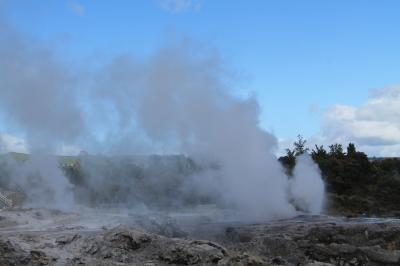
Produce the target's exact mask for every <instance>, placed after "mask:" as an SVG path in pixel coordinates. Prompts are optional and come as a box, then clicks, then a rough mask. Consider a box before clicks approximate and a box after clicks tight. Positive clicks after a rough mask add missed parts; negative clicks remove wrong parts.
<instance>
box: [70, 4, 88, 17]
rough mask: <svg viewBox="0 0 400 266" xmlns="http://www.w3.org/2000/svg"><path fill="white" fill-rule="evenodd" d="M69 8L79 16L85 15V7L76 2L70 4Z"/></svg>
mask: <svg viewBox="0 0 400 266" xmlns="http://www.w3.org/2000/svg"><path fill="white" fill-rule="evenodd" d="M68 7H69V9H70V10H71V11H72V12H73V13H74V14H75V15H77V16H83V15H85V7H84V6H83V5H81V4H78V3H76V2H69V3H68Z"/></svg>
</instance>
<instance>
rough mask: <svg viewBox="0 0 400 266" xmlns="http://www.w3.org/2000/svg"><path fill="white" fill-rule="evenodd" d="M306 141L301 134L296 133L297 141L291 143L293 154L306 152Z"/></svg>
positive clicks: (297, 154)
mask: <svg viewBox="0 0 400 266" xmlns="http://www.w3.org/2000/svg"><path fill="white" fill-rule="evenodd" d="M306 143H307V140H305V139H304V138H303V136H302V135H297V141H295V142H294V143H293V145H294V152H295V156H299V155H302V154H304V153H306V152H308V150H309V149H308V148H306Z"/></svg>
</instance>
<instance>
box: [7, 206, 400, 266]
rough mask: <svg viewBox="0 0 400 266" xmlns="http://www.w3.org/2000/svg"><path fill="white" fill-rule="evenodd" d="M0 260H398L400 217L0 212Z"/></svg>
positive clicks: (271, 262)
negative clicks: (239, 218) (242, 218)
mask: <svg viewBox="0 0 400 266" xmlns="http://www.w3.org/2000/svg"><path fill="white" fill-rule="evenodd" d="M0 265H1V266H2V265H146V266H155V265H160V266H162V265H220V266H221V265H233V266H234V265H243V266H244V265H248V266H250V265H253V266H258V265H309V266H317V265H319V266H323V265H326V266H328V265H400V221H399V220H397V219H388V218H385V219H383V218H382V219H379V218H352V219H347V218H344V217H331V216H306V215H300V216H297V217H294V218H290V219H282V220H271V221H257V222H251V223H250V222H247V223H244V222H237V219H235V217H234V216H233V215H231V216H230V215H227V214H224V215H222V214H220V213H219V212H217V211H215V210H214V211H213V210H212V209H207V208H206V209H201V208H200V209H197V210H193V211H187V212H180V213H171V212H169V213H168V212H153V213H152V212H148V211H138V210H135V211H133V210H132V211H129V210H122V209H110V208H108V209H89V208H85V209H80V210H79V211H74V212H61V211H57V210H48V209H14V210H2V211H0Z"/></svg>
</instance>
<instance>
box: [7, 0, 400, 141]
mask: <svg viewBox="0 0 400 266" xmlns="http://www.w3.org/2000/svg"><path fill="white" fill-rule="evenodd" d="M167 2H169V4H171V6H169V7H165V6H164V5H165V3H166V2H165V1H158V0H154V1H153V0H143V1H140V0H137V1H128V0H121V1H105V0H80V1H62V0H60V1H54V0H47V1H46V0H41V1H39V0H37V1H34V0H30V1H29V0H27V1H22V0H15V1H7V0H6V2H4V0H3V10H2V12H3V13H4V15H5V16H6V20H7V21H8V23H9V24H11V25H12V26H13V27H15V28H16V29H17V30H18V31H21V32H25V33H28V34H29V35H31V36H33V37H35V38H38V39H39V40H41V41H43V42H44V43H45V44H47V45H49V46H52V47H56V50H57V52H58V53H59V54H60V55H61V56H63V57H64V58H65V59H66V60H72V61H75V62H80V61H86V62H87V61H89V62H90V60H92V61H93V62H98V61H101V60H107V59H109V58H111V57H113V56H115V55H118V54H121V53H133V54H137V55H141V56H142V55H144V56H145V55H147V54H151V52H152V51H154V50H155V49H157V47H160V46H161V45H162V43H163V42H165V41H167V40H168V39H169V38H170V37H169V36H171V35H185V36H188V37H190V38H193V39H195V40H196V41H199V42H202V43H205V44H206V45H209V46H212V47H215V48H216V49H217V50H218V51H219V53H220V54H221V56H222V58H223V59H224V61H225V62H226V64H227V65H228V66H229V68H230V69H232V70H234V71H235V72H236V73H237V74H238V76H239V77H240V82H239V81H238V83H237V84H238V85H237V89H239V90H245V91H254V92H255V93H256V94H257V96H258V99H259V102H260V105H261V107H262V115H261V123H262V126H263V127H264V128H266V129H267V130H270V131H273V132H274V134H275V135H277V136H278V137H279V138H283V139H286V138H289V139H290V138H293V137H295V136H296V135H297V134H299V133H300V134H303V135H304V136H306V137H312V136H314V135H316V134H319V132H320V131H321V127H322V124H321V123H322V122H321V120H322V116H323V115H324V114H325V113H326V112H327V110H329V108H331V107H332V106H335V105H337V104H341V105H348V106H355V107H357V106H361V105H363V104H365V102H366V101H368V97H369V92H370V90H374V89H381V88H385V87H388V86H396V85H397V84H400V75H399V73H400V71H399V70H400V64H399V62H400V50H399V47H400V16H399V14H400V2H399V1H395V0H392V1H389V0H382V1H369V0H352V1H349V0H343V1H339V0H335V1H333V0H329V1H320V0H315V1H294V0H292V1H285V0H279V1H278V0H277V1H263V0H259V1H256V0H253V1H244V0H243V1H241V0H237V1H232V0H213V1H212V0H202V1H201V0H198V1H190V0H178V1H173V0H171V1H167ZM0 3H1V2H0ZM4 3H5V4H4ZM177 3H178V4H179V3H180V4H181V5H182V6H179V5H178V6H174V5H176V4H177Z"/></svg>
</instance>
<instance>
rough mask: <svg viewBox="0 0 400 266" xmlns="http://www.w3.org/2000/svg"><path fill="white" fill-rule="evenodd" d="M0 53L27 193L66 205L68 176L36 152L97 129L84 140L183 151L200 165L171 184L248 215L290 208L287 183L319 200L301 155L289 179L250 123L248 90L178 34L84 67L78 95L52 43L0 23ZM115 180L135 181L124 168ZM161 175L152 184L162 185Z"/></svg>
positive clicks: (116, 148)
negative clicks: (173, 40)
mask: <svg viewBox="0 0 400 266" xmlns="http://www.w3.org/2000/svg"><path fill="white" fill-rule="evenodd" d="M0 57H1V58H2V59H3V60H1V62H0V87H1V90H0V105H1V107H0V108H1V109H0V110H1V112H3V113H4V114H5V116H6V117H7V121H8V122H9V123H10V124H12V125H13V126H14V127H15V128H17V129H18V130H20V131H22V132H23V133H24V134H25V136H26V139H27V141H28V144H29V148H30V151H31V153H32V154H33V156H34V157H33V158H32V159H31V161H30V163H31V164H32V165H31V164H27V166H30V168H29V169H31V170H33V171H34V172H36V173H37V172H40V173H39V175H38V176H40V177H41V178H39V179H32V178H31V174H26V171H25V172H24V173H25V174H24V175H23V176H21V175H16V177H15V178H17V179H18V180H19V181H18V182H16V184H17V185H18V186H19V187H22V188H23V189H25V190H26V191H27V192H28V193H27V194H28V196H32V195H34V196H32V198H37V197H39V196H38V195H40V194H42V193H36V192H37V191H39V192H43V191H41V190H44V191H50V192H51V193H48V195H52V197H53V198H55V199H58V200H55V202H59V203H60V204H57V205H62V204H61V202H62V203H64V202H67V203H68V204H69V205H73V203H72V201H71V200H70V199H71V197H70V195H69V194H68V193H69V192H70V191H71V190H72V185H71V184H70V183H69V181H68V180H67V179H66V178H65V177H64V176H63V175H62V173H61V172H60V171H56V169H55V168H54V167H55V165H56V162H55V161H54V160H53V161H52V160H50V159H48V157H46V156H44V155H48V154H50V153H53V152H54V151H55V150H56V149H57V147H58V146H60V145H63V144H76V143H79V140H82V139H88V138H89V134H90V136H96V138H95V141H92V142H91V143H90V145H87V146H86V148H89V149H92V150H96V151H100V152H113V153H114V154H119V155H121V154H135V153H139V152H143V151H145V150H147V151H151V152H156V153H161V154H166V153H178V154H184V155H185V156H188V157H190V158H192V159H193V160H194V161H195V162H196V163H197V164H198V165H199V167H200V169H203V171H197V172H196V173H191V174H189V175H188V176H187V179H186V180H185V182H184V184H182V186H181V187H180V188H179V189H180V190H186V192H187V191H193V190H196V193H198V194H201V195H205V196H207V197H209V198H214V199H215V200H216V201H217V203H218V204H221V205H223V206H230V207H231V208H234V209H236V210H239V211H243V213H244V214H245V216H247V217H251V218H264V217H274V216H287V215H291V214H293V213H294V207H293V206H292V204H290V198H291V196H290V193H289V191H291V193H292V194H293V198H294V199H295V200H298V201H300V202H302V204H303V205H304V206H302V207H303V208H305V209H309V210H311V211H313V212H318V211H319V210H320V208H321V206H322V205H321V204H320V203H319V202H320V201H321V200H322V198H321V195H322V193H323V185H322V183H312V184H311V185H312V186H310V187H304V186H303V184H304V183H303V182H302V181H303V180H308V179H307V178H306V177H304V175H307V176H310V177H311V178H312V180H320V177H319V173H318V170H317V169H316V168H315V167H314V166H313V165H312V164H311V162H310V161H303V159H301V161H300V165H299V166H298V168H296V170H295V177H294V181H289V179H288V177H287V176H286V175H285V174H284V171H283V170H282V169H281V168H282V167H281V165H280V164H279V163H278V162H277V160H276V158H275V156H274V155H273V153H274V151H275V149H276V144H277V141H276V138H275V137H274V136H273V135H271V134H270V133H268V132H266V131H265V130H263V129H262V128H261V127H260V126H259V121H258V117H259V112H260V107H259V105H258V103H257V100H256V98H255V97H254V96H251V97H249V98H247V99H242V98H237V97H234V96H232V95H231V94H230V93H229V88H228V87H227V85H226V84H228V82H227V80H229V79H230V77H229V75H227V74H226V73H227V72H226V71H225V69H224V67H223V65H222V63H221V60H220V59H219V57H218V55H217V54H216V53H214V52H211V51H209V50H208V49H205V48H204V47H200V46H197V45H195V44H193V43H191V42H187V41H183V42H180V43H178V44H174V45H170V46H166V47H164V48H161V49H160V50H159V51H157V52H156V53H155V54H154V55H153V56H151V57H150V58H148V59H146V60H135V59H134V58H133V57H131V56H128V55H124V56H120V57H117V58H115V59H114V60H112V62H110V63H109V64H107V65H105V66H104V67H103V68H102V69H101V70H100V71H95V70H93V71H92V73H94V74H93V78H92V77H87V79H89V82H87V83H86V84H93V87H92V88H91V90H90V92H91V94H90V97H87V98H84V97H83V94H82V93H81V92H80V91H79V88H80V84H79V79H78V78H77V77H78V76H79V75H78V74H77V73H74V72H73V71H71V69H70V68H69V67H68V65H66V64H65V63H62V62H60V61H59V60H58V59H57V57H56V56H54V55H53V54H52V52H51V50H48V49H43V48H42V47H40V46H31V45H27V42H26V41H25V40H24V39H22V38H21V37H20V36H18V35H17V34H15V33H14V32H13V31H10V30H9V29H7V28H6V27H4V26H2V27H1V28H0ZM82 102H83V103H84V106H81V105H80V104H79V103H82ZM99 121H101V122H100V123H99ZM90 131H91V132H90ZM81 146H82V147H84V146H85V145H84V144H83V143H81ZM36 154H37V156H36ZM43 158H45V160H44V161H43ZM46 158H47V159H46ZM46 163H48V164H46ZM210 165H214V166H213V167H210ZM85 166H88V164H84V163H83V164H82V167H85ZM84 170H85V169H84ZM86 170H87V171H90V170H91V168H90V167H87V168H86ZM88 176H91V177H90V178H91V180H92V181H91V182H89V181H88V182H89V183H90V184H91V186H93V187H96V186H103V187H98V191H102V189H105V187H104V186H108V185H112V186H115V184H114V183H113V182H112V181H111V183H110V182H104V181H105V180H106V179H105V176H104V175H102V173H96V174H91V175H90V173H89V174H88ZM159 177H161V175H160V176H159ZM93 180H94V181H93ZM123 180H130V182H129V183H128V184H130V186H132V187H135V186H137V183H135V182H134V181H133V179H132V178H131V176H129V173H126V176H125V178H124V179H123ZM108 181H110V180H108ZM114 181H118V179H115V180H114ZM163 181H165V180H161V179H159V180H158V181H157V182H154V184H153V186H162V182H163ZM32 182H34V183H35V184H36V183H41V186H36V187H35V186H32ZM309 183H311V182H309ZM307 184H308V183H307ZM75 185H76V184H75ZM117 185H118V184H117ZM28 186H29V187H28ZM36 189H39V190H36ZM40 189H41V190H40ZM310 189H312V190H315V191H316V195H318V197H316V198H314V197H312V195H314V194H315V191H314V193H313V191H310ZM31 190H33V192H32V191H31ZM187 194H189V193H187ZM66 195H67V196H66ZM65 198H66V199H68V200H67V201H63V200H62V199H65ZM45 200H46V201H47V200H48V199H45ZM139 200H140V199H139ZM315 201H317V202H315ZM38 202H41V201H38ZM62 207H65V206H62Z"/></svg>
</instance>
